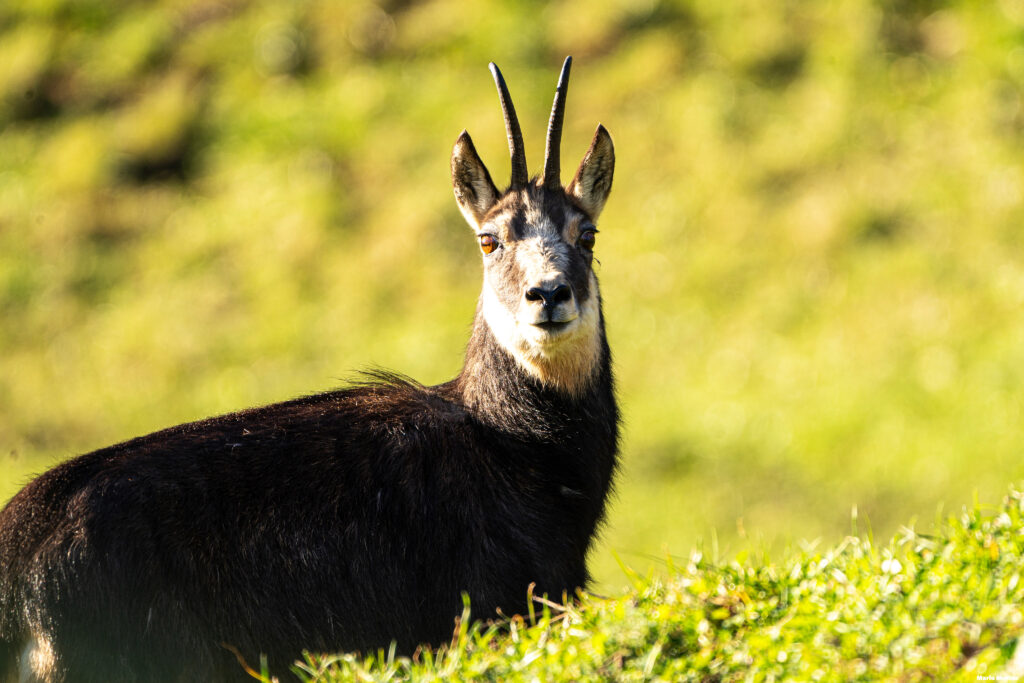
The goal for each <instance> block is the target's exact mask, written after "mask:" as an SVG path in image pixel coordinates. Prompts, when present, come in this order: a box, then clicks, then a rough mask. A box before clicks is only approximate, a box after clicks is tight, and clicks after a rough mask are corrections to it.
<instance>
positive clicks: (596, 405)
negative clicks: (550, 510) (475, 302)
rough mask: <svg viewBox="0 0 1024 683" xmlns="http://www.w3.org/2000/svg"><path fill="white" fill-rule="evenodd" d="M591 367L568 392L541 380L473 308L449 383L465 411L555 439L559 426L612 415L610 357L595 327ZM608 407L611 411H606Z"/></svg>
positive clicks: (561, 430)
mask: <svg viewBox="0 0 1024 683" xmlns="http://www.w3.org/2000/svg"><path fill="white" fill-rule="evenodd" d="M598 334H599V337H600V339H599V341H598V344H599V346H600V352H599V354H598V358H597V361H596V362H597V367H596V368H595V369H594V370H593V371H592V372H588V375H589V376H588V378H587V379H586V381H585V382H584V383H583V384H582V385H581V389H580V390H579V391H576V392H573V393H568V392H566V391H564V390H562V389H559V388H557V387H554V386H551V385H545V384H544V383H543V382H541V381H540V380H539V379H537V378H536V377H534V376H532V375H531V374H530V373H528V372H527V371H526V370H525V369H524V368H522V367H521V366H520V365H519V364H518V363H517V362H516V360H515V359H514V358H513V357H512V355H511V354H510V353H509V352H508V351H507V350H506V349H505V348H503V347H502V346H501V344H499V343H498V341H497V339H496V338H495V337H494V334H493V333H492V331H491V329H490V327H489V326H488V324H487V322H486V320H485V319H484V316H483V314H482V313H481V311H480V310H477V314H476V319H475V321H474V324H473V332H472V334H471V335H470V339H469V343H468V345H467V347H466V360H465V363H464V365H463V368H462V372H461V373H460V374H459V376H458V377H456V378H455V380H454V381H453V382H452V385H453V388H454V389H455V390H456V391H457V392H458V393H459V395H460V396H461V399H462V402H463V403H464V405H465V406H466V408H467V409H469V410H470V412H472V413H474V414H475V415H476V416H477V417H478V418H479V419H481V420H482V421H484V422H486V423H488V424H491V425H493V426H494V427H496V428H499V429H502V430H504V431H508V432H511V433H515V434H517V435H519V436H524V437H539V438H542V439H552V438H554V439H558V438H562V437H564V436H565V430H566V429H567V428H568V429H572V428H574V427H576V428H582V427H583V424H582V423H581V421H582V422H586V421H589V420H591V419H608V418H611V419H613V420H617V412H616V409H615V405H614V403H615V401H614V395H613V394H614V391H613V387H612V373H611V358H610V352H609V350H608V345H607V343H606V341H605V337H604V324H603V320H602V321H601V322H600V324H599V326H598ZM608 411H611V412H612V413H614V417H613V416H612V415H609V414H606V413H607V412H608Z"/></svg>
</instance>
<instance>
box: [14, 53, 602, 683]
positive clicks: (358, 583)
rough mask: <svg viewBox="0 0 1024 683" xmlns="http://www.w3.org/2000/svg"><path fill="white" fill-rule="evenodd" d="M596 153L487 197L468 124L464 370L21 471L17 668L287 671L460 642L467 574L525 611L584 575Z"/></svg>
mask: <svg viewBox="0 0 1024 683" xmlns="http://www.w3.org/2000/svg"><path fill="white" fill-rule="evenodd" d="M568 63H569V62H568V60H567V63H566V66H565V67H564V68H563V79H564V78H566V77H567V73H568ZM495 73H496V79H499V78H500V75H499V74H497V71H496V69H495ZM503 88H504V83H503V82H500V83H499V90H503ZM559 92H560V93H561V94H562V97H563V99H564V88H562V86H561V84H560V91H559ZM506 95H507V92H504V91H503V92H502V103H503V106H504V104H505V97H506ZM557 102H558V100H557V98H556V105H557ZM509 106H510V103H509ZM513 118H514V112H513ZM506 123H507V124H508V118H506ZM559 123H560V121H559ZM516 127H518V124H516ZM602 130H603V129H599V135H598V136H597V137H595V144H594V145H592V147H591V153H593V152H594V151H595V149H597V151H598V152H600V151H601V150H600V146H599V145H597V141H598V138H601V140H602V144H604V143H603V141H604V140H605V139H606V138H607V133H604V134H603V137H602V136H601V131H602ZM467 143H468V146H467ZM550 144H551V143H550V136H549V147H550ZM607 144H608V145H609V148H608V149H609V150H610V139H608V142H607ZM591 153H588V157H586V158H585V159H584V163H583V164H581V167H580V171H579V172H578V173H577V176H576V178H574V180H573V183H571V184H570V186H569V187H568V188H567V189H565V190H563V189H562V188H561V187H560V185H559V187H558V188H557V190H556V189H554V188H553V187H551V186H550V185H545V184H543V183H541V182H539V181H538V182H530V183H527V184H523V183H517V182H516V178H515V175H514V176H513V185H512V187H511V188H510V189H509V190H507V191H505V192H504V193H500V194H499V193H497V190H494V191H493V196H485V195H487V192H488V191H490V190H491V188H493V183H490V178H489V176H487V172H486V169H484V168H483V166H482V163H480V162H479V159H478V158H477V157H476V153H475V150H472V143H471V142H469V138H468V136H467V135H466V134H465V133H463V135H462V136H460V138H459V142H457V143H456V148H455V151H454V152H453V159H452V168H453V182H454V184H455V190H456V198H457V199H458V201H459V204H460V207H461V208H462V209H463V213H464V214H466V215H467V219H471V220H470V222H471V225H472V224H475V227H477V228H478V229H480V230H483V229H486V230H490V231H491V232H488V233H486V234H485V235H483V236H479V235H478V236H479V237H480V239H481V245H482V250H483V251H484V260H485V264H484V265H485V278H484V287H483V292H482V294H481V297H480V303H479V304H478V307H477V312H476V317H475V323H474V327H473V332H472V335H471V338H470V341H469V344H468V345H467V350H466V360H465V363H464V366H463V369H462V371H461V372H460V374H459V375H458V376H457V377H456V378H455V379H453V380H451V381H450V382H447V383H444V384H440V385H437V386H432V387H425V386H422V385H419V384H417V383H415V382H413V381H411V380H407V379H405V378H402V377H399V376H396V375H387V374H383V373H379V374H377V375H375V376H372V377H370V378H368V380H367V381H366V382H365V383H362V384H359V385H356V386H353V387H351V388H347V389H343V390H339V391H334V392H329V393H324V394H319V395H314V396H310V397H306V398H301V399H296V400H292V401H288V402H285V403H279V404H275V405H271V406H266V407H262V408H255V409H251V410H246V411H242V412H238V413H232V414H229V415H224V416H220V417H215V418H211V419H207V420H202V421H199V422H193V423H189V424H184V425H179V426H177V427H172V428H170V429H166V430H163V431H160V432H156V433H153V434H150V435H148V436H143V437H140V438H137V439H133V440H130V441H127V442H124V443H121V444H118V445H115V446H111V447H108V448H104V449H101V450H98V451H94V452H92V453H89V454H86V455H82V456H79V457H77V458H75V459H72V460H70V461H68V462H66V463H64V464H61V465H59V466H57V467H55V468H54V469H52V470H50V471H49V472H46V473H45V474H43V475H42V476H40V477H38V478H37V479H35V480H34V481H33V482H31V483H30V484H29V485H28V486H27V487H25V488H24V489H23V490H22V491H21V492H20V493H18V494H17V495H16V496H15V497H14V498H13V499H12V500H11V501H10V503H9V504H8V505H7V506H6V507H5V508H4V509H3V510H2V511H0V680H11V681H14V680H18V681H47V682H51V681H54V682H55V681H74V682H80V681H97V682H99V681H104V682H117V681H126V682H127V681H211V680H213V681H220V680H224V681H228V680H246V679H247V675H246V674H245V672H244V670H243V669H242V668H241V666H240V665H239V663H238V661H237V656H236V655H238V656H241V657H243V658H245V659H246V660H247V661H248V662H250V663H253V664H255V663H256V662H258V661H259V657H260V654H261V653H262V654H266V655H267V657H268V661H269V664H270V667H271V670H272V671H274V672H275V673H277V674H279V675H280V674H282V673H284V672H286V671H287V667H288V666H289V665H290V663H291V662H292V661H294V660H295V659H296V658H298V657H300V655H301V653H302V651H303V650H312V651H337V650H363V651H366V650H369V649H373V648H378V647H385V648H386V647H388V645H389V644H390V643H391V642H392V641H394V642H396V643H397V645H398V647H399V649H400V651H403V652H407V653H408V652H411V651H412V650H413V649H415V647H416V646H417V645H419V644H421V643H428V644H435V645H436V644H440V643H442V642H445V641H447V640H448V639H449V637H450V636H451V633H452V628H453V619H454V618H455V617H456V616H457V615H458V614H460V613H461V611H462V608H463V599H462V595H463V594H467V595H468V596H469V599H470V604H471V608H472V611H473V614H474V616H475V617H478V618H487V617H492V616H495V614H496V611H498V610H500V611H501V612H503V613H504V614H514V613H519V612H522V611H523V610H524V609H525V608H526V606H527V604H526V602H527V592H528V586H529V585H530V584H531V583H534V584H536V588H535V592H536V593H537V594H544V593H546V594H548V595H550V596H552V597H554V598H559V599H560V598H561V597H562V595H563V594H569V595H571V594H573V593H574V592H575V591H576V590H577V589H579V588H581V587H585V586H586V584H587V581H588V574H587V568H586V555H587V551H588V549H589V547H590V545H591V542H592V539H593V537H594V534H595V530H596V528H597V526H598V525H599V524H600V522H601V519H602V518H603V515H604V509H605V500H606V498H607V495H608V492H609V489H610V487H611V482H612V477H613V474H614V470H615V467H616V453H617V440H618V411H617V407H616V403H615V397H614V390H613V384H612V374H611V360H610V355H609V350H608V345H607V342H606V340H605V335H604V324H603V316H602V313H601V306H600V294H599V292H598V290H597V282H596V279H595V278H594V275H593V272H592V270H591V269H590V261H591V259H590V256H589V254H588V252H589V251H590V248H592V244H593V239H592V235H590V236H589V237H583V236H584V235H585V234H586V233H587V232H588V231H590V232H595V231H596V229H593V227H592V223H591V221H593V220H596V214H597V213H599V211H600V208H601V205H603V202H604V197H606V196H607V191H608V189H609V188H610V182H611V177H610V169H608V167H607V165H605V166H601V165H600V164H597V165H595V164H593V163H588V162H587V158H589V156H590V155H591ZM603 158H605V159H607V157H603ZM598 170H600V171H601V172H602V173H607V177H606V178H604V177H603V176H601V175H597V174H596V171H598ZM588 173H589V175H588ZM595 176H596V179H595ZM483 179H486V183H489V184H490V188H488V187H485V184H486V183H483ZM598 181H600V182H598ZM588 182H590V185H591V186H593V185H594V183H595V182H597V183H598V184H597V186H596V187H597V192H593V191H591V190H588V189H587V188H586V187H585V186H586V185H587V183H588ZM601 183H604V184H603V185H602V184H601ZM597 200H599V201H597ZM595 201H596V202H597V203H595ZM485 236H493V237H494V239H495V240H496V241H497V242H498V243H499V248H498V249H496V250H491V251H489V250H488V247H489V246H490V241H489V240H485V239H484V237H485ZM573 240H576V241H573ZM485 242H486V243H487V244H488V246H484V245H485ZM581 245H582V246H581ZM520 246H521V247H522V248H521V249H519V247H520ZM492 251H493V252H494V253H492ZM531 253H532V254H533V255H532V256H530V254H531ZM537 254H540V256H537ZM531 259H532V260H531ZM538 259H539V261H538ZM517 263H518V264H519V265H518V266H517V265H516V264H517ZM538 263H539V265H537V264H538ZM531 269H532V270H531ZM538 273H539V274H540V275H538ZM538 278H539V279H538ZM545 278H546V279H545ZM551 278H554V279H553V280H552V279H551ZM524 291H525V292H526V293H525V295H524V294H523V292H524ZM516 292H518V294H517V293H516ZM553 292H554V293H553ZM531 293H532V294H531ZM512 298H515V299H516V301H515V302H512V303H510V301H511V299H512ZM519 299H522V301H519ZM503 301H504V302H505V304H501V302H503ZM495 306H502V307H501V308H499V309H495V308H494V307H495ZM488 307H491V308H490V309H489V308H488ZM502 316H504V318H503V317H502ZM506 318H507V319H506ZM510 325H511V327H510ZM520 328H521V329H520ZM517 330H518V331H517ZM524 330H525V331H524ZM524 339H525V341H524ZM581 358H582V360H581Z"/></svg>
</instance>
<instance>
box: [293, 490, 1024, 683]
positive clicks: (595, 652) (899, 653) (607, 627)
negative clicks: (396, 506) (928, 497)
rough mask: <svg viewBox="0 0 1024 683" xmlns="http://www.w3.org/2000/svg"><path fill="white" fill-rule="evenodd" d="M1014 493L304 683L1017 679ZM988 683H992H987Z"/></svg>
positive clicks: (690, 571) (314, 667)
mask: <svg viewBox="0 0 1024 683" xmlns="http://www.w3.org/2000/svg"><path fill="white" fill-rule="evenodd" d="M1022 528H1024V494H1022V493H1021V492H1020V491H1019V490H1013V491H1011V493H1010V495H1008V496H1007V497H1006V498H1005V499H1004V501H1003V503H1002V505H1001V506H999V507H998V508H994V509H986V508H978V507H975V509H973V510H970V511H967V510H965V511H964V513H963V514H962V515H960V516H959V517H952V518H950V519H949V520H948V521H946V523H945V524H943V525H942V526H941V527H940V528H938V529H936V530H934V532H933V533H932V534H923V533H918V532H916V531H914V530H912V529H909V528H904V529H902V530H901V531H900V532H899V534H898V535H897V536H896V537H895V538H893V540H892V541H890V542H889V543H888V544H878V543H875V542H873V541H871V540H869V539H866V538H864V537H858V536H850V537H847V538H846V539H845V540H844V541H843V542H842V543H840V544H839V545H837V546H835V547H832V548H829V549H824V550H816V549H805V550H803V551H802V552H801V553H800V554H799V555H798V556H796V557H794V558H792V559H788V560H785V561H783V562H778V563H772V562H770V561H769V560H768V559H767V558H764V559H759V560H756V561H755V560H751V559H746V558H745V559H743V560H741V561H736V562H731V563H728V564H724V563H723V564H718V563H714V562H710V561H708V560H707V559H705V558H704V557H703V556H702V554H701V553H699V552H695V553H693V554H692V555H691V557H690V559H689V561H688V562H687V563H686V564H685V566H678V567H674V566H673V567H670V568H669V572H668V575H667V577H665V578H659V579H653V580H652V579H640V578H637V579H636V581H635V587H634V589H633V590H632V591H631V592H629V593H628V594H627V595H625V596H623V597H619V598H612V599H598V598H591V597H588V598H585V599H584V600H583V602H582V603H581V604H580V605H578V606H574V607H570V608H568V609H565V608H561V607H557V606H553V608H548V607H547V606H546V605H540V604H539V605H538V608H537V613H536V614H535V615H532V616H531V617H530V618H529V620H528V622H529V625H527V622H526V621H524V620H521V619H520V620H517V621H514V622H513V623H511V624H504V625H502V626H494V627H491V628H489V629H485V628H483V627H481V626H473V627H471V628H468V629H467V628H465V627H462V628H461V629H460V630H459V631H458V632H457V634H456V636H455V638H454V640H453V644H452V646H451V647H450V648H448V649H443V650H442V651H441V652H438V653H421V654H420V655H419V656H418V657H417V658H416V661H415V662H413V661H410V660H408V659H402V658H397V659H396V658H394V657H393V656H392V657H389V656H388V655H387V654H385V653H378V655H377V656H375V657H372V658H368V659H361V658H359V657H357V656H354V655H340V656H331V657H323V658H312V659H310V660H308V661H307V662H305V663H304V664H303V665H302V667H301V669H300V672H301V673H302V675H303V677H304V678H308V679H309V680H316V681H321V682H323V683H327V682H332V683H333V682H341V681H367V682H368V681H451V680H489V681H523V682H527V681H538V680H539V681H555V680H619V681H773V680H774V681H867V680H887V681H933V680H942V681H947V680H950V681H975V680H984V679H982V678H980V677H983V676H1002V677H1004V678H1002V680H1017V679H1018V678H1020V677H1021V676H1022V675H1024V648H1021V647H1020V645H1019V642H1020V641H1019V639H1020V637H1021V635H1024V610H1022V607H1021V605H1022V600H1024V583H1022V582H1021V571H1022V566H1024V536H1022V534H1021V530H1022ZM989 680H995V678H992V679H989Z"/></svg>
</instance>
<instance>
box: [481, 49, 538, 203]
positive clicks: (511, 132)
mask: <svg viewBox="0 0 1024 683" xmlns="http://www.w3.org/2000/svg"><path fill="white" fill-rule="evenodd" d="M489 66H490V69H491V75H493V76H494V83H495V85H497V86H498V96H499V97H500V98H501V112H502V113H503V114H504V115H505V132H506V133H507V134H508V151H509V154H510V155H511V157H512V187H523V186H524V185H526V183H528V182H529V180H530V177H529V174H528V173H527V171H526V148H525V147H524V146H523V131H522V129H521V128H520V127H519V119H518V118H517V117H516V108H515V107H513V106H512V97H511V96H510V95H509V94H508V86H506V85H505V79H504V78H503V77H502V75H501V71H499V70H498V65H497V64H495V63H494V62H491V63H490V65H489Z"/></svg>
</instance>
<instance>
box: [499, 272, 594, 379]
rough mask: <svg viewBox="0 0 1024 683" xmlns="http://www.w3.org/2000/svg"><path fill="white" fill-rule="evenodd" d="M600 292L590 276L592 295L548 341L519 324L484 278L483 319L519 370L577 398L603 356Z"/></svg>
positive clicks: (537, 332)
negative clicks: (562, 331)
mask: <svg viewBox="0 0 1024 683" xmlns="http://www.w3.org/2000/svg"><path fill="white" fill-rule="evenodd" d="M599 297H600V293H599V291H598V287H597V278H596V277H594V274H593V273H591V274H590V296H589V297H588V298H587V300H586V301H585V302H584V303H583V305H582V306H580V307H579V316H578V317H577V318H576V319H575V320H574V321H573V322H572V323H570V324H571V327H570V328H569V329H567V330H566V331H565V332H564V333H563V334H561V335H559V336H558V337H556V338H554V339H550V340H548V339H547V338H546V337H544V336H543V335H542V334H541V333H540V332H539V331H538V330H537V329H536V328H535V327H534V326H533V325H530V324H528V323H520V322H519V321H518V320H517V319H516V313H515V311H510V310H509V309H508V308H507V307H506V306H505V304H503V303H502V301H501V299H500V298H499V297H498V295H497V294H496V293H495V291H494V289H493V288H492V287H491V284H490V283H489V282H488V281H487V279H486V278H485V279H484V288H483V292H482V294H481V306H482V310H483V315H484V320H485V321H486V322H487V326H488V327H490V328H491V333H492V334H493V335H494V338H495V339H496V340H497V341H498V343H499V344H501V346H502V347H503V348H504V349H505V350H506V351H508V352H509V354H510V355H511V356H512V357H513V358H514V359H515V360H516V362H517V363H518V364H519V366H520V367H522V368H523V369H524V370H525V371H526V372H527V373H529V374H530V375H531V376H533V377H535V378H536V379H537V380H539V381H540V382H541V383H542V384H545V385H548V386H553V387H555V388H557V389H559V390H561V391H564V392H565V393H567V394H570V395H573V396H578V395H580V394H582V393H583V392H584V391H585V390H586V388H587V387H588V386H589V384H590V382H591V381H592V379H593V377H594V375H595V374H596V372H597V367H598V360H599V358H600V354H601V336H600V324H599V323H600V315H601V314H600V306H599V303H598V302H599V300H600V299H599Z"/></svg>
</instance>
